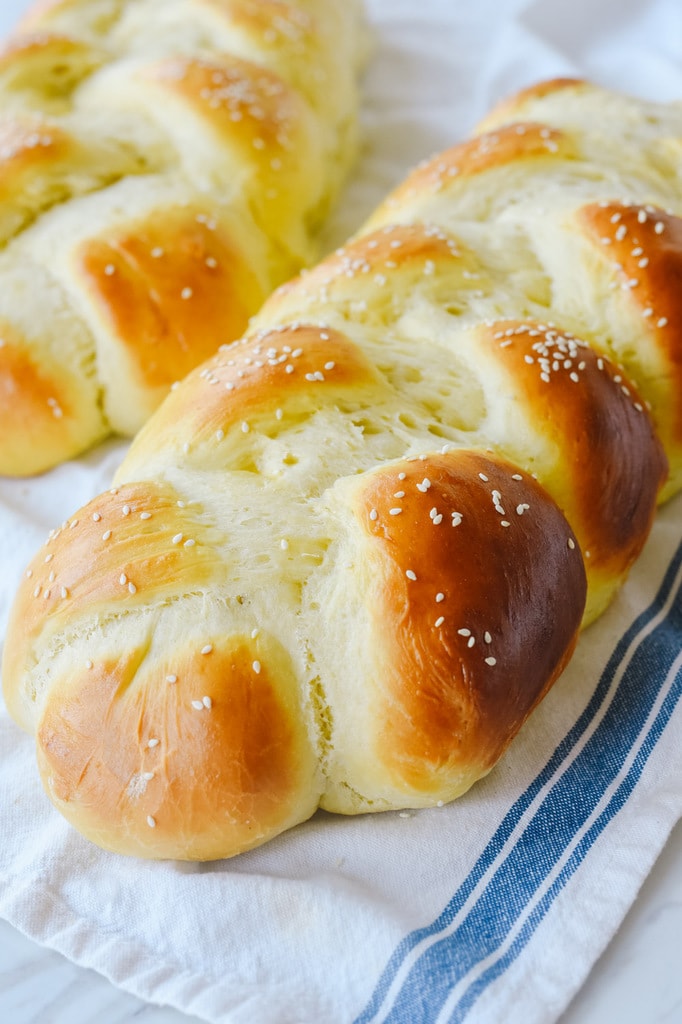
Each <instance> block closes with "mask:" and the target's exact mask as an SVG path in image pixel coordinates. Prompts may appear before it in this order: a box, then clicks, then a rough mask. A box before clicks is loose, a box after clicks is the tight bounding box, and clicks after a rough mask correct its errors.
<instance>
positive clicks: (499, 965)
mask: <svg viewBox="0 0 682 1024" xmlns="http://www.w3.org/2000/svg"><path fill="white" fill-rule="evenodd" d="M680 697H682V669H680V670H679V671H678V672H677V675H676V676H675V680H674V683H673V686H672V688H671V690H670V692H669V693H668V695H667V696H666V698H665V700H664V702H663V704H662V705H661V709H660V711H659V713H658V715H657V717H656V719H655V721H654V723H653V725H652V728H651V730H650V731H649V733H648V734H647V736H646V738H645V740H644V742H643V744H642V746H641V747H640V749H639V752H638V753H637V756H636V758H635V760H634V761H633V763H632V766H631V768H630V770H629V772H628V773H627V775H626V776H625V778H624V779H623V781H622V782H621V783H620V785H619V787H618V789H617V790H616V792H615V793H614V795H613V797H612V799H611V800H610V802H609V804H608V806H607V807H606V808H605V809H604V810H603V811H602V813H601V814H600V815H599V817H598V818H597V819H596V821H595V822H594V823H593V824H592V826H591V827H590V828H589V829H588V831H587V832H586V833H585V835H584V836H583V838H582V839H581V840H580V842H579V843H578V844H577V846H576V848H575V850H574V851H573V853H572V854H571V856H570V858H569V859H568V861H567V862H566V864H565V866H564V867H563V869H562V871H561V872H560V874H559V875H557V877H556V879H555V880H554V882H553V883H552V885H551V886H550V888H549V889H548V890H547V892H546V893H545V895H544V896H543V897H542V899H541V900H540V901H538V904H537V905H536V906H535V907H534V908H533V910H532V912H531V913H530V914H529V915H528V919H527V920H526V922H525V924H524V926H523V928H522V929H521V931H520V932H519V934H518V935H517V937H516V939H515V940H514V942H513V943H512V945H511V946H510V947H509V949H508V950H507V952H506V953H505V954H504V956H502V957H500V959H499V960H497V961H496V963H494V964H491V966H490V967H489V968H488V970H487V971H485V972H484V973H483V974H482V975H481V976H480V978H477V979H476V981H475V982H474V983H473V984H472V985H470V986H469V988H468V989H467V991H466V992H465V993H464V994H463V995H462V997H461V998H460V1000H459V1002H458V1003H457V1006H456V1008H455V1009H454V1010H453V1013H452V1015H451V1016H450V1018H449V1024H461V1022H462V1021H463V1020H464V1019H465V1017H466V1016H467V1014H468V1012H469V1010H470V1009H471V1007H472V1006H473V1004H474V1003H475V1002H476V1000H477V999H478V998H479V996H480V995H481V994H482V993H483V991H484V990H485V989H486V988H487V987H488V986H489V985H490V984H491V983H492V982H493V981H494V980H495V979H496V978H498V977H499V976H500V975H501V974H503V973H504V971H505V970H506V969H507V968H508V967H509V965H510V964H511V963H513V961H514V960H516V958H517V957H518V956H519V954H520V953H521V952H522V951H523V949H524V948H525V946H526V944H527V943H528V941H529V939H530V938H531V936H532V935H533V933H534V932H535V930H536V928H537V927H538V925H539V924H540V922H541V921H542V919H543V918H544V917H545V915H546V913H547V911H548V910H549V908H550V907H551V905H552V903H553V902H554V900H555V898H556V897H557V896H558V894H559V893H560V892H561V890H562V889H563V888H564V886H565V885H566V883H567V882H568V881H569V879H570V878H571V876H572V875H573V874H575V872H576V871H577V869H578V868H579V867H580V865H581V864H582V862H583V860H584V859H585V857H586V856H587V854H588V852H589V850H590V849H591V848H592V846H593V845H594V843H595V842H596V840H597V839H598V838H599V836H600V835H601V833H602V832H603V831H604V829H605V828H606V826H607V825H608V824H609V822H610V821H611V820H612V819H613V818H614V817H615V816H616V814H618V812H619V811H620V810H621V809H622V808H623V807H624V805H625V804H626V802H627V800H628V799H629V797H630V795H631V793H632V791H633V790H634V788H635V786H636V785H637V783H638V782H639V780H640V778H641V775H642V772H643V771H644V768H645V766H646V763H647V761H648V760H649V757H650V756H651V753H652V752H653V750H654V747H655V746H656V744H657V743H658V741H659V739H660V738H661V735H662V734H663V730H664V729H665V727H666V725H667V724H668V722H669V721H670V718H671V716H672V714H673V711H674V710H675V708H676V707H677V704H678V703H679V700H680Z"/></svg>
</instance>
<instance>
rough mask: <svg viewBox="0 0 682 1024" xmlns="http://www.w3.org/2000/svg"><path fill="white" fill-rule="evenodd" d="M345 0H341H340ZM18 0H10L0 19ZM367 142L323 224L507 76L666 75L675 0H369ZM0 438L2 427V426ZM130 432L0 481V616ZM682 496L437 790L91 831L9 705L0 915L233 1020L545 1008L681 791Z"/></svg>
mask: <svg viewBox="0 0 682 1024" xmlns="http://www.w3.org/2000/svg"><path fill="white" fill-rule="evenodd" d="M340 2H341V0H340ZM24 6H26V0H3V3H2V7H1V8H0V28H2V29H4V28H6V27H9V25H10V24H11V23H12V22H13V20H14V19H15V18H16V17H17V16H18V14H19V13H20V11H21V9H22V8H23V7H24ZM368 7H369V10H370V15H371V18H372V21H373V23H374V26H375V53H374V58H373V62H372V65H371V68H370V70H369V72H368V75H367V81H366V88H365V92H366V104H365V132H366V151H365V153H364V157H363V160H362V163H361V165H360V167H359V169H358V170H357V172H356V175H355V178H354V180H353V183H352V184H351V185H350V187H349V188H348V190H347V193H346V197H345V201H344V204H343V207H342V209H341V211H340V212H339V213H337V214H336V215H335V217H334V218H333V221H332V224H331V226H330V229H329V233H328V242H329V244H330V245H331V244H332V243H334V242H337V241H339V240H341V239H343V238H344V237H345V236H346V235H347V234H348V233H349V232H350V231H352V230H353V229H354V228H355V227H356V226H357V225H358V224H359V223H360V222H361V220H362V219H363V218H364V216H365V215H366V214H367V213H368V212H369V210H370V209H371V208H372V207H373V206H374V205H375V204H376V202H377V201H378V200H379V199H380V198H381V197H382V195H383V194H384V193H385V192H386V191H387V190H388V189H389V188H390V187H391V186H392V185H393V184H395V183H396V182H397V181H398V180H400V179H401V178H402V177H403V175H404V173H405V172H406V170H407V169H408V168H409V167H410V166H412V165H413V164H414V163H416V162H417V161H418V160H419V159H421V158H422V157H423V156H425V155H427V154H428V153H430V152H432V151H434V150H437V149H440V148H444V147H445V146H447V145H449V144H451V143H453V142H455V141H456V140H458V139H460V138H462V137H463V136H464V135H466V134H467V133H468V132H469V131H470V130H471V128H472V127H473V126H474V124H475V122H476V120H477V119H478V118H479V117H481V116H482V115H483V114H484V113H485V111H486V109H487V108H488V107H489V106H490V105H491V104H492V103H493V102H494V101H495V100H497V99H499V98H501V97H502V96H503V95H504V94H505V93H508V92H510V91H512V90H513V89H516V88H518V87H520V86H523V85H526V84H528V83H530V82H532V81H535V80H537V79H539V78H542V77H547V76H553V75H557V74H560V75H563V74H581V75H586V76H588V77H590V78H592V79H593V80H595V81H597V82H599V83H601V84H604V85H610V86H614V87H616V88H621V89H625V90H627V91H630V92H633V93H635V94H638V95H641V96H643V97H647V98H654V99H656V98H660V99H666V100H668V99H675V98H682V52H681V50H682V5H681V4H680V3H679V0H667V2H666V0H535V2H529V0H477V2H476V3H475V4H472V3H469V2H465V0H368ZM0 443H1V439H0ZM124 449H125V445H124V444H122V443H120V442H111V443H109V444H108V445H107V446H106V447H105V448H104V449H100V450H98V451H97V452H94V453H91V454H90V455H88V456H87V457H84V458H82V459H80V460H77V461H75V462H73V463H70V464H68V465H65V466H62V467H60V468H59V469H56V470H54V471H53V472H51V473H48V474H46V475H44V476H43V477H41V478H39V479H37V480H32V481H0V559H1V563H0V565H1V570H2V571H1V573H0V635H4V630H5V628H6V621H7V614H8V610H9V605H10V602H11V599H12V594H13V592H14V588H15V586H16V582H17V580H18V578H19V576H20V574H21V572H22V570H23V567H24V566H25V563H26V562H27V561H28V559H29V558H30V556H31V555H32V554H33V552H34V551H35V549H36V548H37V547H38V546H39V545H40V544H41V543H42V541H43V540H44V538H45V535H46V534H47V532H48V530H49V529H50V528H51V527H53V526H55V525H56V524H58V523H59V522H61V521H62V520H63V519H64V518H66V517H67V516H68V515H70V514H71V513H72V512H73V511H74V510H75V509H76V508H77V507H78V506H79V505H80V504H82V503H83V502H85V501H86V500H87V499H88V498H89V497H91V496H92V495H94V494H95V493H97V492H99V491H100V490H101V489H103V488H105V487H106V486H107V484H108V482H109V480H110V477H111V474H112V472H113V469H114V467H115V466H116V464H117V463H118V461H119V460H120V458H121V457H122V454H123V452H124ZM681 519H682V499H677V500H676V501H674V502H672V503H670V504H669V505H668V506H667V507H665V508H664V509H663V510H661V512H660V513H659V515H658V518H657V522H656V525H655V528H654V530H653V533H652V535H651V538H650V540H649V543H648V545H647V548H646V550H645V552H644V554H643V556H642V558H641V559H640V561H639V562H638V564H637V566H636V567H635V569H634V571H633V573H632V576H631V578H630V580H629V581H628V583H627V585H626V586H625V588H624V589H623V590H622V592H621V593H620V594H619V596H618V598H617V599H616V601H615V603H614V605H613V606H612V607H611V609H610V610H609V611H608V612H607V614H606V615H605V616H604V617H603V618H602V619H600V620H599V621H598V622H597V623H596V624H595V625H594V626H593V627H591V628H590V629H589V630H587V631H586V632H585V633H584V634H583V636H582V638H581V640H580V643H579V645H578V649H577V651H576V655H575V657H574V659H573V661H572V662H571V664H570V666H569V668H568V670H567V671H566V673H565V674H564V676H563V677H562V678H561V680H560V681H559V682H558V683H557V685H556V686H555V687H554V689H553V690H552V692H551V693H550V694H549V696H548V697H547V699H546V700H545V701H544V702H543V704H542V705H541V707H540V708H539V709H538V710H537V711H536V713H535V714H534V715H533V716H532V717H531V719H530V720H529V721H528V723H527V724H526V726H525V727H524V729H523V730H522V732H521V733H520V735H519V736H518V738H517V740H516V741H515V742H514V744H513V745H512V748H511V749H510V751H509V752H508V754H507V755H506V756H505V757H504V758H503V760H502V761H501V763H500V764H499V765H498V767H497V768H496V769H495V770H494V771H493V772H492V773H491V775H490V776H489V777H488V778H487V779H485V780H483V781H482V782H481V783H479V784H478V785H477V786H475V787H474V789H473V790H472V791H471V792H470V793H468V794H467V795H466V796H465V797H463V798H462V799H461V800H459V801H457V802H456V803H454V804H452V805H450V806H447V807H443V808H436V809H433V810H430V811H420V812H415V813H412V812H410V813H402V814H381V815H367V816H362V817H358V818H342V817H334V816H331V815H326V814H323V813H320V814H318V815H316V816H315V818H313V819H312V820H311V821H310V822H308V823H306V824H305V825H302V826H300V827H299V828H296V829H294V830H292V831H291V832H289V833H287V834H285V835H283V836H281V837H279V838H278V839H276V840H275V841H273V842H271V843H270V844H268V845H267V846H265V847H262V848H261V849H258V850H255V851H253V852H251V853H248V854H245V855H243V856H241V857H238V858H236V859H234V860H232V861H225V862H219V863H215V864H207V865H188V864H176V863H144V862H138V861H135V860H130V859H125V858H119V857H116V856H113V855H110V854H106V853H103V852H101V851H100V850H98V849H96V848H95V847H93V846H91V845H90V844H88V843H87V842H86V841H85V840H83V839H81V838H80V836H78V835H77V834H76V833H74V832H73V831H72V830H71V829H70V828H69V827H68V826H67V825H66V824H65V823H64V822H63V821H62V819H61V818H60V817H59V815H57V814H56V812H54V811H53V810H52V808H51V806H50V804H49V803H48V801H47V799H46V797H45V796H44V795H43V792H42V790H41V788H40V785H39V783H38V780H37V775H36V770H35V767H34V760H33V753H32V744H31V741H30V740H29V739H28V738H27V737H26V736H24V735H23V734H22V733H21V732H20V731H19V730H18V729H17V728H16V727H15V726H14V724H13V723H12V722H11V721H10V720H9V718H8V716H7V714H6V713H5V711H4V709H0V915H2V916H4V917H5V918H6V919H7V920H8V921H10V922H11V923H12V924H13V925H15V926H16V927H17V928H19V929H20V930H22V931H23V932H25V933H26V934H27V935H29V936H30V937H32V938H33V939H35V940H37V941H38V942H40V943H43V944H45V945H46V946H50V947H52V948H54V949H57V950H59V951H60V952H61V953H63V954H65V955H66V956H67V957H70V958H71V959H72V960H74V961H75V962H77V963H79V964H82V965H84V966H87V967H91V968H94V969H95V970H97V971H100V972H101V973H102V974H104V975H106V976H107V977H108V978H109V979H111V980H112V981H113V982H114V983H115V984H117V985H119V986H121V987H122V988H124V989H126V990H128V991H130V992H132V993H134V994H136V995H137V996H139V997H141V998H143V999H146V1000H149V1001H153V1002H160V1003H168V1004H171V1005H173V1006H176V1007H177V1008H179V1009H181V1010H184V1011H185V1012H187V1013H192V1014H195V1015H197V1016H198V1017H201V1018H204V1019H205V1020H207V1021H212V1022H213V1021H215V1022H224V1024H351V1022H357V1024H370V1022H371V1024H378V1022H383V1021H386V1022H391V1024H427V1022H438V1024H445V1022H455V1021H457V1022H459V1021H466V1022H467V1024H499V1022H500V1021H504V1022H505V1024H534V1022H537V1024H540V1022H542V1024H551V1022H552V1021H555V1020H556V1019H557V1017H558V1016H559V1015H560V1014H561V1012H562V1010H563V1009H564V1008H565V1006H566V1005H567V1003H568V1001H569V1000H570V998H571V997H572V995H573V994H574V993H575V992H576V990H577V989H578V988H579V986H580V984H581V983H582V981H583V980H584V978H585V976H586V975H587V973H588V971H589V969H590V967H591V965H592V964H593V963H594V961H595V960H596V959H597V957H598V956H599V954H600V952H601V951H602V949H603V948H604V946H605V945H606V943H607V942H608V940H609V939H610V937H611V936H612V934H613V933H614V931H615V930H616V928H617V926H618V925H619V923H620V921H621V920H622V918H623V916H624V915H625V913H626V911H627V909H628V907H629V906H630V905H631V903H632V901H633V899H634V897H635V895H636V893H637V891H638V889H639V887H640V885H641V883H642V881H643V880H644V878H645V877H646V874H647V873H648V871H649V869H650V868H651V866H652V864H653V862H654V860H655V858H656V856H657V854H658V853H659V851H660V849H661V847H662V846H663V844H664V843H665V840H666V838H667V836H668V834H669V832H670V830H671V828H672V827H673V825H674V824H675V822H676V821H677V820H678V818H679V817H680V814H681V811H682V772H681V769H682V709H680V707H679V706H678V702H679V698H680V694H681V689H682V653H681V652H682V526H681Z"/></svg>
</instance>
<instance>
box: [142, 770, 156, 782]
mask: <svg viewBox="0 0 682 1024" xmlns="http://www.w3.org/2000/svg"><path fill="white" fill-rule="evenodd" d="M142 778H143V779H144V781H145V782H151V781H152V779H153V778H154V772H142Z"/></svg>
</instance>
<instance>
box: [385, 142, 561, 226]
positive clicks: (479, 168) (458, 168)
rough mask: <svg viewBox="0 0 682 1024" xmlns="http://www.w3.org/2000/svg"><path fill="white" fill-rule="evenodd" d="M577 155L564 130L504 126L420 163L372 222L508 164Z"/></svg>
mask: <svg viewBox="0 0 682 1024" xmlns="http://www.w3.org/2000/svg"><path fill="white" fill-rule="evenodd" d="M574 156H575V145H574V143H573V141H572V140H571V139H570V138H569V137H568V136H567V135H566V134H565V133H564V132H561V131H558V130H556V129H554V128H551V127H549V126H548V125H545V124H534V123H532V122H520V123H518V124H510V125H504V126H503V127H502V128H499V129H498V130H496V131H493V132H487V133H485V134H483V135H480V136H478V137H477V138H474V139H469V140H467V141H466V142H461V143H459V145H457V146H453V147H452V148H451V149H446V150H445V152H443V153H439V154H437V155H436V156H434V157H432V158H431V159H430V160H427V161H425V162H424V163H423V164H421V165H420V166H418V167H417V168H416V169H415V170H414V171H413V172H412V173H411V174H409V175H408V176H407V178H406V179H405V181H404V182H403V183H402V184H401V185H399V186H398V188H397V189H395V190H394V191H393V192H392V193H391V195H390V196H389V197H388V199H386V200H385V202H384V203H382V204H381V205H380V206H379V207H378V209H377V211H376V213H375V214H373V215H372V217H371V219H370V222H369V223H370V225H372V224H373V223H374V221H375V220H378V221H381V219H382V217H383V216H384V211H390V210H392V209H395V208H396V207H400V206H401V204H403V203H408V202H409V200H410V199H411V198H413V197H415V196H420V197H421V196H424V195H428V194H429V193H434V192H436V193H438V192H442V191H445V192H447V189H448V186H449V185H454V186H457V187H459V185H460V183H461V182H463V181H465V180H466V179H467V178H470V177H473V176H474V175H477V174H482V173H483V172H485V171H488V170H491V169H499V168H500V167H504V165H505V164H511V163H514V162H518V161H525V160H529V161H533V162H534V163H535V162H537V161H542V160H547V159H550V160H553V161H556V160H559V159H567V158H568V159H570V158H571V157H574Z"/></svg>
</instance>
